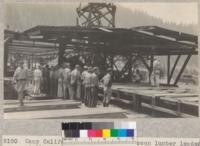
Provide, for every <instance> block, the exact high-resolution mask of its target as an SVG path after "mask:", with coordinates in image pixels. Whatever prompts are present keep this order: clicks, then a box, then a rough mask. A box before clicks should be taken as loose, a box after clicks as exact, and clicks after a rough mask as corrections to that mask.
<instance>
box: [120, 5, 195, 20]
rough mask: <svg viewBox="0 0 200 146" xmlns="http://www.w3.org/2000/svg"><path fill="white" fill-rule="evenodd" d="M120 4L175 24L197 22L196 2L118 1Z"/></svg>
mask: <svg viewBox="0 0 200 146" xmlns="http://www.w3.org/2000/svg"><path fill="white" fill-rule="evenodd" d="M120 5H121V6H123V7H125V8H128V9H131V10H132V11H135V10H139V11H144V12H147V13H148V14H149V15H151V16H154V17H157V18H161V19H162V20H163V21H164V22H175V23H177V24H180V23H182V24H198V4H197V3H195V2H191V3H183V2H181V3H152V2H151V3H120Z"/></svg>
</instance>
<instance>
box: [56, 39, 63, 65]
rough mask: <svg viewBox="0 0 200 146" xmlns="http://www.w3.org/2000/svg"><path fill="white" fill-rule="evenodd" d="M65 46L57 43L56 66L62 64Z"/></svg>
mask: <svg viewBox="0 0 200 146" xmlns="http://www.w3.org/2000/svg"><path fill="white" fill-rule="evenodd" d="M64 53H65V44H64V43H63V42H60V43H59V49H58V64H59V65H61V64H62V63H63V62H64Z"/></svg>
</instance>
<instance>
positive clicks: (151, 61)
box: [149, 55, 154, 84]
mask: <svg viewBox="0 0 200 146" xmlns="http://www.w3.org/2000/svg"><path fill="white" fill-rule="evenodd" d="M153 60H154V55H151V60H150V69H149V83H150V84H151V74H152V71H153Z"/></svg>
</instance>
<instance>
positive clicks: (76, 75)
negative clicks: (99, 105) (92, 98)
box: [70, 65, 81, 100]
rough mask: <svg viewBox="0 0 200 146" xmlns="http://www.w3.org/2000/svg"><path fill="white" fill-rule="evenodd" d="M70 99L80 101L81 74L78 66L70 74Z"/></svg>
mask: <svg viewBox="0 0 200 146" xmlns="http://www.w3.org/2000/svg"><path fill="white" fill-rule="evenodd" d="M70 82H71V88H72V99H76V100H77V99H80V96H81V95H80V94H81V72H80V66H79V65H76V66H75V69H74V70H73V71H72V72H71V81H70Z"/></svg>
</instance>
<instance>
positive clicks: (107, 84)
mask: <svg viewBox="0 0 200 146" xmlns="http://www.w3.org/2000/svg"><path fill="white" fill-rule="evenodd" d="M101 82H102V83H103V91H104V99H103V106H104V107H107V106H109V103H110V98H111V96H112V89H111V86H112V68H108V69H107V74H106V75H105V76H104V77H103V78H102V79H101Z"/></svg>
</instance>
